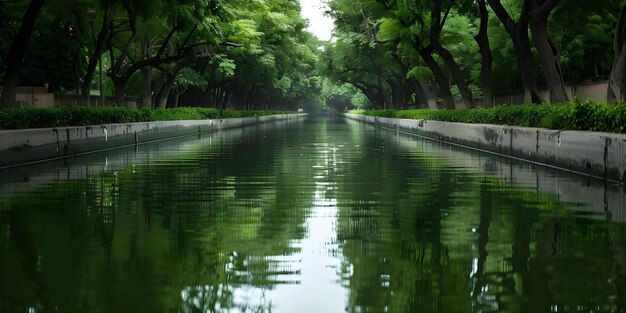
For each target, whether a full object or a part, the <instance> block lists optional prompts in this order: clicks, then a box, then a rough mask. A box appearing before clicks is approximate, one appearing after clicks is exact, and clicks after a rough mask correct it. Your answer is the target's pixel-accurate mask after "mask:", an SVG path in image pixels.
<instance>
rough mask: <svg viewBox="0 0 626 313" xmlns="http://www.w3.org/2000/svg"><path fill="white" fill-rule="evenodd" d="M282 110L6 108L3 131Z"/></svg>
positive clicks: (1, 113)
mask: <svg viewBox="0 0 626 313" xmlns="http://www.w3.org/2000/svg"><path fill="white" fill-rule="evenodd" d="M284 113H285V112H281V111H260V110H259V111H235V110H219V109H215V108H186V107H185V108H175V109H129V108H126V107H82V106H66V107H55V108H3V109H0V129H23V128H43V127H63V126H85V125H99V124H113V123H135V122H151V121H176V120H202V119H219V118H234V117H249V116H261V115H272V114H284Z"/></svg>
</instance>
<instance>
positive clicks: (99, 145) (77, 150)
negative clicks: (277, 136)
mask: <svg viewBox="0 0 626 313" xmlns="http://www.w3.org/2000/svg"><path fill="white" fill-rule="evenodd" d="M304 116H306V114H277V115H266V116H254V117H243V118H228V119H208V120H183V121H161V122H140V123H121V124H103V125H92V126H70V127H54V128H36V129H17V130H0V168H5V167H11V166H19V165H25V164H29V163H35V162H42V161H47V160H54V159H62V158H69V157H74V156H78V155H82V154H86V153H93V152H98V151H104V150H109V149H115V148H119V147H124V146H130V145H136V144H142V143H148V142H153V141H158V140H165V139H171V138H177V137H184V136H190V135H195V134H203V133H210V132H216V131H220V130H225V129H232V128H237V127H245V126H250V125H257V124H263V123H272V122H277V121H283V120H288V119H298V118H302V117H304Z"/></svg>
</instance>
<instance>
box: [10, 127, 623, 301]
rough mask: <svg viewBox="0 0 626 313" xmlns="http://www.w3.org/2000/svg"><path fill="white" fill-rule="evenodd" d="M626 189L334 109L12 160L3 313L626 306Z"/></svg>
mask: <svg viewBox="0 0 626 313" xmlns="http://www.w3.org/2000/svg"><path fill="white" fill-rule="evenodd" d="M625 206H626V192H625V191H624V187H619V186H614V185H607V184H604V183H603V182H602V181H597V180H595V179H591V178H587V177H583V176H579V175H576V174H570V173H566V172H562V171H558V170H553V169H549V168H544V167H541V166H536V165H533V164H529V163H523V162H518V161H514V160H510V159H506V158H502V157H499V156H493V155H488V154H484V153H481V152H476V151H472V150H467V149H464V148H459V147H453V146H449V145H446V144H443V143H438V142H433V141H428V140H425V139H420V138H417V137H410V136H408V135H404V134H401V133H397V132H394V131H390V130H384V129H379V128H374V127H373V126H369V125H365V124H360V123H358V122H354V121H346V120H343V119H340V118H332V117H330V118H308V119H305V120H299V121H287V122H279V123H275V124H265V125H259V126H252V127H246V128H240V129H234V130H228V131H224V132H218V133H212V134H204V135H199V136H193V137H186V138H181V139H175V140H168V141H162V142H156V143H151V144H146V145H139V146H136V147H128V148H122V149H117V150H112V151H107V152H102V153H96V154H91V155H86V156H83V157H79V158H76V159H73V160H65V161H60V162H49V163H42V164H37V165H32V166H28V167H21V168H16V169H10V170H2V171H0V312H329V313H332V312H574V311H576V312H623V311H624V310H625V309H626V306H625V305H626V250H625V244H626V241H625V236H626V232H625V230H626V228H625V225H626V224H625V222H626V214H625V211H624V210H626V208H625Z"/></svg>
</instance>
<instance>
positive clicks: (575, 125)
mask: <svg viewBox="0 0 626 313" xmlns="http://www.w3.org/2000/svg"><path fill="white" fill-rule="evenodd" d="M349 112H350V113H355V114H363V115H368V116H379V117H390V118H404V119H418V120H437V121H448V122H459V123H480V124H496V125H511V126H522V127H542V128H549V129H567V130H585V131H601V132H612V133H626V126H625V125H626V103H620V104H617V105H609V104H604V103H596V102H593V101H587V102H581V101H579V100H576V101H575V102H574V103H571V104H560V105H546V104H533V105H501V106H496V107H494V108H489V109H480V108H476V109H465V110H378V111H349Z"/></svg>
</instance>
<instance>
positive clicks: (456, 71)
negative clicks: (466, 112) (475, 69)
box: [433, 42, 475, 109]
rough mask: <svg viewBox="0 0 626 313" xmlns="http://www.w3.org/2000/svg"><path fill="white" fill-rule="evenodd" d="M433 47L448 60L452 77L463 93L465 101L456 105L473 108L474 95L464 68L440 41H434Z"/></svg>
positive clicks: (461, 107)
mask: <svg viewBox="0 0 626 313" xmlns="http://www.w3.org/2000/svg"><path fill="white" fill-rule="evenodd" d="M433 48H434V49H435V52H437V54H438V55H439V56H440V57H441V58H442V59H443V60H444V61H445V62H446V64H447V65H448V68H449V69H450V73H451V74H452V78H453V79H454V82H455V83H456V85H457V87H459V93H460V94H461V99H463V103H459V104H457V105H455V108H457V109H463V108H466V107H468V108H473V107H474V106H475V105H474V97H473V96H472V92H471V91H470V89H469V87H468V86H467V83H466V82H465V75H464V74H463V70H462V69H461V67H459V65H458V64H457V63H456V61H454V57H453V56H452V53H450V51H448V49H446V48H445V47H444V46H442V45H441V44H440V43H439V42H435V43H433Z"/></svg>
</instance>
